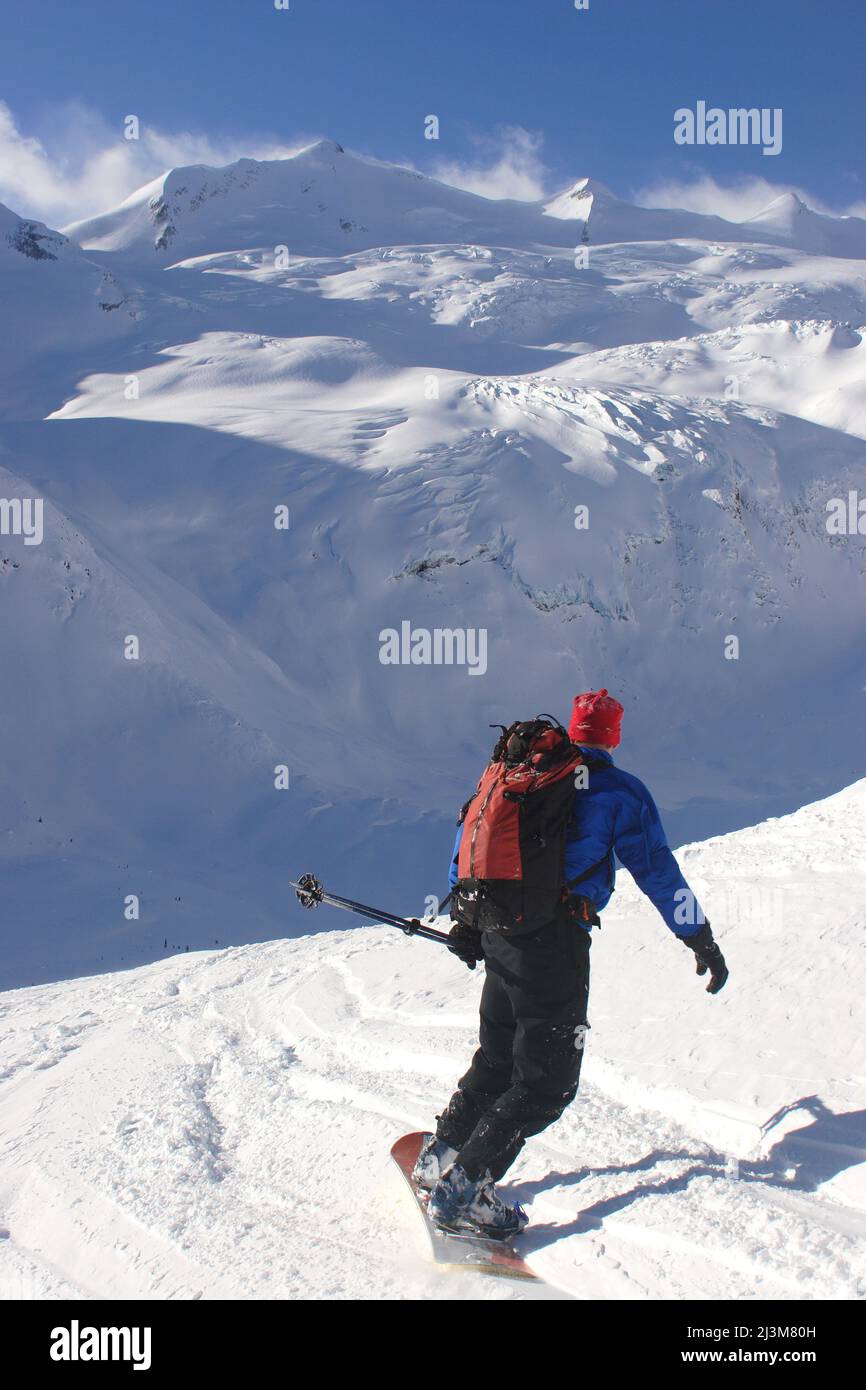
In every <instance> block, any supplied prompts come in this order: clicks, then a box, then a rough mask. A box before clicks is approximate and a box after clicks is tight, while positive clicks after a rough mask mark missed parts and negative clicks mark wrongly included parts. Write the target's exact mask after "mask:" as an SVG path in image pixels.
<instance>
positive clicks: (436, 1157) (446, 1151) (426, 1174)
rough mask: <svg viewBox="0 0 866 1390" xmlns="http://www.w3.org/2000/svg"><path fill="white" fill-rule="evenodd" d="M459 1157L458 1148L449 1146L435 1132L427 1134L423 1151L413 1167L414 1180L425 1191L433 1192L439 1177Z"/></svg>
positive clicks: (422, 1146) (422, 1147)
mask: <svg viewBox="0 0 866 1390" xmlns="http://www.w3.org/2000/svg"><path fill="white" fill-rule="evenodd" d="M456 1157H457V1150H456V1149H452V1148H449V1146H448V1145H447V1144H446V1143H445V1142H444V1140H442V1139H437V1138H436V1135H435V1134H425V1135H424V1143H423V1144H422V1145H421V1152H420V1153H419V1154H418V1158H417V1160H416V1163H415V1167H414V1168H413V1169H412V1181H413V1182H414V1183H415V1185H416V1187H421V1188H423V1189H424V1191H425V1192H432V1191H433V1188H434V1187H435V1186H436V1184H437V1182H438V1181H439V1179H440V1178H441V1177H442V1175H443V1174H444V1173H446V1172H447V1171H448V1169H449V1168H450V1167H451V1164H452V1163H453V1162H454V1160H455V1158H456Z"/></svg>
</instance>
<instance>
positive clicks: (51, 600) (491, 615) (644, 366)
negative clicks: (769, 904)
mask: <svg viewBox="0 0 866 1390" xmlns="http://www.w3.org/2000/svg"><path fill="white" fill-rule="evenodd" d="M774 207H775V211H774V210H773V208H771V209H769V210H768V212H767V215H766V217H765V218H756V219H752V221H751V222H750V223H743V224H733V223H725V222H724V221H722V220H721V219H717V218H705V217H701V216H699V215H697V214H692V213H687V212H680V211H676V210H674V211H670V212H666V211H664V210H653V209H642V208H637V207H634V206H632V205H630V204H628V203H626V202H625V201H623V200H621V199H619V198H617V197H615V195H614V194H612V193H610V192H609V191H608V190H607V189H605V188H604V187H603V186H602V185H600V184H596V183H595V182H594V181H587V180H580V181H579V182H578V183H577V184H575V185H573V186H572V187H571V188H570V189H568V190H566V191H565V193H563V194H562V195H560V197H559V198H556V199H548V200H546V201H544V202H540V203H527V204H521V203H516V202H509V201H491V200H488V199H484V198H480V197H478V196H477V195H474V194H470V193H467V192H464V191H462V190H459V189H453V188H449V187H448V186H446V185H444V184H441V183H437V182H436V181H434V180H430V179H426V178H423V177H421V176H419V175H418V174H417V173H415V172H414V171H411V170H402V169H398V168H395V167H393V166H388V165H383V164H380V163H377V162H375V161H372V160H369V159H362V158H360V157H357V156H354V155H351V154H349V153H347V152H344V151H342V150H340V149H339V148H338V147H337V146H336V145H334V144H333V143H332V142H321V143H319V144H317V145H315V146H313V147H311V148H310V149H309V150H307V151H305V152H303V153H302V154H300V155H298V156H296V157H295V158H293V159H288V160H282V161H272V162H269V163H257V162H256V161H252V160H242V161H239V162H238V163H237V164H234V165H231V166H229V167H228V168H227V169H224V170H213V169H206V168H204V167H197V168H194V169H183V170H173V171H171V172H169V173H168V174H166V175H165V176H163V177H162V178H161V179H159V180H157V181H156V182H155V183H154V184H151V185H148V187H147V188H145V189H143V190H140V191H139V192H138V193H136V194H134V195H133V196H132V197H131V198H130V199H128V200H127V201H126V202H125V203H124V204H123V205H122V206H121V207H120V208H118V209H115V210H113V211H110V212H108V213H106V214H104V215H103V216H101V217H98V218H93V219H90V220H89V221H88V222H86V223H77V224H74V225H73V226H72V227H69V228H67V229H66V232H65V234H61V233H57V232H53V231H51V230H50V229H47V228H43V227H41V225H40V224H33V223H29V222H28V221H27V219H26V218H23V217H20V216H17V215H16V214H14V213H11V212H4V214H3V217H2V220H0V288H2V295H3V315H4V325H5V326H6V329H7V331H6V332H5V333H4V334H3V335H2V340H0V373H2V382H3V385H2V388H0V469H2V470H3V475H2V479H0V494H2V496H4V497H5V498H7V499H14V498H18V499H27V498H31V499H32V498H40V499H44V501H45V534H44V539H43V541H42V543H41V544H40V545H34V544H28V543H27V541H26V538H24V537H23V536H21V535H15V534H3V535H0V584H2V585H5V586H6V587H5V590H4V591H3V595H2V596H3V599H4V600H5V601H4V602H2V603H0V650H2V652H3V654H4V656H5V657H6V662H5V675H4V681H3V682H2V685H0V718H2V721H3V726H4V728H5V729H6V730H7V731H10V730H11V731H14V737H11V738H10V737H7V738H6V739H4V740H2V742H0V758H2V763H0V777H2V784H3V786H4V788H5V790H6V796H5V800H4V806H5V812H4V817H3V838H2V849H0V854H2V865H3V874H4V882H5V890H4V891H5V910H6V921H5V923H4V931H6V932H7V933H8V935H9V937H10V939H11V942H12V949H11V950H9V951H8V952H7V954H6V957H5V960H4V966H3V979H4V981H5V982H6V983H9V984H13V983H14V984H28V983H35V982H39V981H44V980H49V979H56V978H63V977H66V976H68V975H70V974H75V973H87V972H94V971H98V970H100V969H108V968H111V967H114V966H116V965H119V964H123V965H130V964H133V963H140V962H143V961H147V960H153V959H155V958H158V957H160V956H161V955H163V954H164V952H165V951H166V950H169V951H170V950H172V949H173V948H177V947H180V948H183V947H184V946H187V945H189V946H193V947H196V946H197V947H202V946H212V945H214V944H215V942H219V944H220V945H225V944H228V943H231V944H239V943H243V942H251V941H257V940H262V939H265V938H268V937H275V936H281V935H283V934H285V933H288V934H293V933H294V932H296V931H297V930H299V929H301V927H302V924H303V925H304V926H308V922H306V920H305V918H304V917H303V915H302V914H301V911H300V909H298V908H297V907H296V906H295V905H294V904H293V903H292V901H291V898H290V896H289V895H288V893H287V891H286V880H287V878H288V876H289V875H290V874H296V873H298V872H300V871H302V870H304V869H307V868H312V869H315V870H316V871H318V872H320V873H321V875H322V876H323V878H324V879H325V881H326V883H327V884H328V886H330V887H333V888H334V889H335V890H336V891H341V892H351V893H352V894H353V895H354V896H358V897H361V898H367V899H369V900H372V901H374V902H380V903H381V905H382V906H383V907H392V908H401V907H402V908H405V909H407V910H412V911H419V910H421V909H422V908H423V906H424V903H425V900H426V899H427V898H428V897H429V896H433V895H437V894H441V893H442V892H443V889H444V874H445V864H446V860H447V856H448V852H449V849H450V843H451V835H452V831H453V819H454V815H455V813H456V809H457V808H458V807H459V806H460V805H461V803H462V802H463V800H465V797H466V795H467V788H471V787H472V785H474V782H475V779H476V777H477V775H478V772H479V770H480V766H481V764H482V763H483V761H484V758H485V755H486V753H487V750H488V745H489V741H490V731H489V729H488V727H487V726H488V725H489V724H491V723H493V722H497V721H502V720H509V719H511V718H514V717H519V716H520V715H524V714H527V713H528V714H534V713H536V712H537V711H539V710H551V709H552V710H554V711H555V712H557V713H559V714H560V715H562V716H565V715H566V714H567V711H568V707H569V703H570V698H571V696H572V694H573V693H574V691H575V689H578V688H586V687H589V686H598V685H601V684H604V685H607V686H608V687H609V688H611V689H613V690H615V691H616V692H617V694H618V695H619V696H620V697H621V698H622V699H623V700H624V703H625V705H626V709H627V715H626V726H625V740H624V744H623V748H622V752H621V761H622V762H623V764H624V765H625V766H628V767H630V768H631V769H632V770H633V771H635V772H636V773H638V774H639V775H641V776H643V777H644V778H645V779H646V780H647V781H648V782H649V783H650V785H651V787H652V789H653V791H654V792H655V794H656V796H657V798H658V800H659V802H660V803H661V806H662V809H663V811H664V813H665V818H666V821H667V824H668V827H669V830H670V833H671V837H672V839H673V841H674V842H675V843H678V842H681V841H682V840H684V839H687V838H688V839H691V838H694V837H695V836H696V835H706V834H712V833H718V832H722V831H725V830H728V829H731V828H733V827H737V826H742V825H744V824H747V823H750V822H752V821H754V820H756V819H760V818H761V817H764V816H766V815H771V814H779V813H781V812H786V811H790V810H793V809H794V808H795V807H797V806H801V805H803V804H804V803H805V802H807V801H810V800H813V799H815V798H817V797H820V796H823V795H826V794H828V793H831V792H835V791H837V790H838V789H839V788H840V787H842V786H845V785H846V784H848V783H850V782H851V781H852V780H853V779H854V778H855V777H857V776H859V775H861V774H863V773H864V772H866V758H864V753H863V747H862V740H861V739H859V738H858V734H859V731H860V729H861V728H862V716H863V691H864V661H863V650H862V632H863V622H864V616H866V601H864V592H863V576H864V548H863V547H864V538H863V536H861V535H859V534H856V533H853V534H846V535H833V534H830V533H828V530H827V526H826V521H827V503H828V502H829V501H831V499H833V498H846V499H847V498H848V495H849V492H851V490H852V489H856V488H858V487H860V488H861V490H862V488H863V487H864V486H866V483H864V470H863V458H864V435H866V408H864V401H866V394H864V374H863V346H862V341H863V328H864V323H866V242H863V241H862V240H861V236H862V232H863V228H864V224H863V223H858V221H857V219H826V218H820V217H818V215H817V214H812V213H810V212H809V211H808V210H806V212H804V213H799V212H798V213H797V215H796V216H794V215H791V214H790V209H789V212H788V213H786V212H785V210H784V209H782V210H781V211H780V210H779V208H778V207H776V205H774ZM816 218H817V221H816V220H815V219H816ZM819 232H820V235H819ZM42 252H44V253H45V254H40V253H42ZM576 253H579V254H576ZM587 253H588V263H587V264H584V260H585V258H586V254H587ZM106 287H108V288H106ZM109 290H110V292H109ZM281 507H284V508H288V511H289V516H290V524H289V526H288V529H283V530H278V529H276V527H275V525H274V520H275V509H278V508H281ZM581 507H585V508H587V509H588V511H587V513H586V514H583V513H576V510H575V509H576V508H581ZM582 520H588V527H586V528H585V529H584V528H583V527H582V526H581V528H580V529H578V526H577V525H576V522H578V523H580V522H581V521H582ZM7 529H8V528H7ZM403 623H409V624H410V625H411V628H412V629H425V630H428V631H430V632H435V631H437V630H453V629H459V630H461V631H462V630H467V629H468V630H469V631H470V632H472V633H476V634H477V633H478V632H481V631H483V632H484V633H485V634H486V651H485V663H484V671H483V672H482V671H481V670H480V667H479V669H478V671H477V673H476V674H470V670H469V668H468V667H467V666H466V665H460V664H457V665H412V664H406V665H397V666H395V665H387V664H383V662H382V661H381V659H380V647H381V639H380V634H381V633H382V632H383V631H385V630H386V629H391V628H393V629H396V630H398V631H400V630H401V627H402V624H403ZM131 637H132V638H137V639H138V646H139V652H138V655H137V657H135V658H134V659H131V660H130V659H127V656H128V654H129V644H128V642H127V639H128V638H131ZM732 637H737V638H738V639H739V658H738V659H737V660H728V659H726V655H725V653H726V648H727V649H728V650H730V641H729V639H730V638H732ZM283 765H285V766H287V767H288V769H289V774H290V785H289V787H288V789H287V790H282V789H277V787H276V786H275V776H276V775H277V774H276V773H275V769H276V768H277V767H280V766H283ZM133 895H135V896H137V897H138V899H139V906H140V915H139V916H138V917H135V916H134V915H132V916H128V915H125V914H127V913H129V912H130V911H131V910H132V909H131V908H130V906H129V902H128V900H129V899H130V898H131V897H132V896H133Z"/></svg>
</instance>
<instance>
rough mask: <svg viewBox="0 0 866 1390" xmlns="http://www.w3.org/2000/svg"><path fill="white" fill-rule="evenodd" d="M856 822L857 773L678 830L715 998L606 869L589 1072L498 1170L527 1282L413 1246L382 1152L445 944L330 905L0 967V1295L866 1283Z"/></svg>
mask: <svg viewBox="0 0 866 1390" xmlns="http://www.w3.org/2000/svg"><path fill="white" fill-rule="evenodd" d="M864 835H866V781H860V782H858V783H857V784H855V785H854V786H852V787H850V788H848V789H846V790H845V791H843V792H841V793H839V794H837V795H834V796H831V797H829V798H828V799H826V800H824V801H821V802H818V803H817V804H815V805H811V806H807V807H805V808H803V809H802V810H800V811H798V812H796V813H794V814H793V815H790V816H786V817H782V818H781V819H779V820H775V821H770V822H765V823H763V824H760V825H758V826H755V827H754V828H749V829H745V830H740V831H737V832H735V833H733V834H730V835H727V836H721V837H717V838H715V839H712V840H709V841H706V842H704V843H699V844H692V845H688V846H686V847H685V849H683V850H682V851H681V853H680V859H681V862H682V863H683V866H684V868H685V870H686V872H687V873H688V874H689V876H690V877H691V878H692V879H693V880H694V881H695V883H696V884H699V886H700V891H701V898H702V900H703V901H704V902H705V904H706V907H707V911H708V913H709V914H710V916H711V917H712V921H713V926H714V930H715V932H716V934H717V935H718V938H719V940H720V942H721V944H722V946H723V948H724V951H725V954H726V957H727V960H728V962H729V965H730V968H731V979H730V983H729V985H728V986H727V987H726V988H725V990H724V992H723V993H721V994H720V995H718V996H716V997H715V998H712V997H710V996H709V995H707V994H706V993H705V991H704V987H703V982H702V981H701V980H699V979H698V978H697V977H696V976H695V973H694V960H693V958H692V956H691V954H690V953H689V952H688V951H687V950H685V949H684V947H683V946H681V945H680V944H679V943H678V942H677V941H675V940H674V939H673V937H672V936H671V935H670V933H669V932H668V930H667V928H666V927H665V926H664V925H663V924H662V922H661V921H660V919H659V918H658V916H657V915H656V914H655V912H654V910H653V909H652V908H650V907H649V905H648V904H647V903H646V901H645V900H643V899H641V898H640V896H639V894H638V893H637V889H636V888H635V886H634V885H633V884H632V883H631V882H630V880H629V877H628V875H626V874H623V875H622V877H621V880H620V884H619V889H618V892H617V894H616V896H615V898H614V900H613V902H612V904H611V907H610V909H609V910H608V911H607V912H605V915H604V927H603V930H602V931H601V932H595V933H594V940H593V946H592V971H593V986H592V997H591V1002H590V1015H589V1016H590V1021H591V1024H592V1030H591V1034H590V1041H589V1045H588V1048H587V1053H586V1060H585V1062H584V1066H583V1074H582V1084H581V1090H580V1093H579V1095H578V1098H577V1100H576V1101H575V1102H574V1104H573V1105H571V1106H570V1107H569V1108H568V1110H567V1111H566V1112H565V1114H564V1115H563V1117H562V1119H561V1120H559V1121H558V1123H557V1124H556V1125H555V1126H553V1127H552V1128H551V1129H549V1130H547V1131H546V1132H545V1133H544V1134H543V1135H540V1136H538V1137H537V1138H534V1139H531V1140H530V1141H529V1143H528V1144H527V1146H526V1148H525V1150H524V1151H523V1153H522V1154H521V1156H520V1158H519V1160H518V1162H517V1164H516V1165H515V1167H514V1168H513V1169H512V1170H511V1171H510V1172H509V1174H508V1177H507V1179H506V1181H507V1185H508V1189H509V1190H510V1192H511V1193H512V1194H513V1195H514V1196H517V1197H518V1198H519V1200H521V1201H522V1202H524V1203H525V1204H526V1206H527V1207H528V1210H529V1215H530V1220H531V1224H530V1226H529V1229H528V1231H527V1232H526V1234H525V1236H524V1237H523V1246H524V1248H525V1250H526V1254H527V1258H528V1260H529V1262H530V1264H531V1265H532V1266H533V1267H534V1268H535V1269H536V1270H537V1272H538V1273H539V1274H540V1275H542V1276H543V1278H544V1279H545V1280H547V1281H549V1287H548V1288H542V1289H540V1290H538V1289H536V1288H534V1287H533V1288H532V1289H531V1290H527V1289H526V1287H525V1286H521V1285H514V1284H509V1283H507V1282H506V1281H501V1282H500V1281H492V1280H489V1279H488V1280H485V1278H484V1276H480V1275H474V1274H461V1275H459V1276H456V1275H453V1274H444V1275H443V1274H442V1272H441V1270H437V1269H436V1268H435V1267H433V1266H431V1265H430V1264H429V1263H428V1261H427V1259H426V1258H425V1254H426V1251H425V1238H424V1235H423V1232H422V1230H421V1227H420V1224H419V1222H418V1218H417V1215H416V1213H415V1211H414V1209H413V1207H412V1204H411V1201H410V1199H409V1198H408V1195H407V1193H406V1191H405V1189H404V1187H403V1185H402V1182H401V1180H400V1178H399V1177H398V1175H397V1173H396V1171H395V1170H394V1169H393V1168H392V1167H391V1166H390V1165H389V1162H388V1157H387V1155H388V1149H389V1147H390V1144H391V1143H392V1142H393V1140H394V1139H395V1138H396V1137H397V1136H398V1135H399V1134H400V1133H402V1132H405V1131H406V1130H408V1129H414V1128H419V1127H425V1126H427V1125H429V1124H430V1122H431V1117H432V1116H433V1114H434V1113H436V1112H437V1111H438V1110H439V1109H440V1108H441V1106H442V1104H443V1102H444V1101H445V1099H446V1098H447V1096H448V1095H449V1094H450V1091H451V1088H452V1085H453V1083H454V1080H455V1079H456V1077H457V1076H458V1075H459V1074H460V1073H461V1071H462V1070H463V1068H464V1066H465V1063H466V1060H467V1058H468V1056H469V1054H470V1051H471V1049H472V1047H473V1045H474V1035H475V1026H476V1017H475V1016H476V1012H477V1002H478V994H479V991H480V988H481V979H480V978H478V977H476V976H475V975H472V974H470V973H469V972H468V971H467V970H466V969H465V968H464V967H463V966H462V965H461V964H460V963H459V962H457V961H456V960H455V959H454V958H453V957H452V956H451V955H449V954H448V953H447V952H445V951H443V950H442V948H441V947H440V946H438V945H435V944H432V943H428V942H425V941H422V940H420V939H415V940H411V941H410V940H407V939H406V938H405V937H402V936H401V935H399V933H398V932H396V931H394V930H393V929H391V928H388V927H378V926H367V925H364V924H363V923H361V922H360V921H358V920H357V919H349V918H346V917H341V918H339V919H338V922H339V925H346V926H348V929H347V930H344V931H324V932H322V933H321V934H320V935H318V936H313V937H310V936H306V937H300V938H298V939H295V940H288V941H275V942H270V943H265V944H260V945H250V946H244V947H235V948H233V949H229V950H212V951H204V952H200V953H195V954H191V955H182V956H180V957H177V956H176V957H174V958H172V959H170V960H165V961H160V962H157V963H154V964H152V965H148V966H143V967H140V968H138V969H135V970H129V971H119V972H116V973H114V974H112V975H100V976H96V977H94V978H89V979H78V980H75V981H65V982H62V983H58V984H54V985H48V986H40V987H36V988H29V989H22V990H18V991H14V992H9V993H6V994H4V995H2V996H0V1043H2V1056H3V1066H4V1075H3V1078H2V1085H0V1231H2V1234H0V1298H3V1297H5V1298H9V1297H29V1298H33V1297H46V1296H48V1297H74V1298H100V1297H102V1298H104V1297H109V1298H132V1299H140V1298H156V1299H166V1298H171V1299H193V1298H199V1297H201V1298H205V1299H213V1298H233V1299H234V1298H244V1299H246V1298H264V1299H274V1298H277V1299H279V1298H306V1299H317V1298H328V1299H335V1298H360V1299H407V1298H415V1299H419V1298H424V1299H428V1298H429V1299H449V1300H451V1299H462V1298H466V1299H476V1298H477V1299H485V1298H489V1299H499V1298H510V1299H518V1300H520V1299H522V1298H524V1297H527V1296H530V1295H532V1296H535V1295H539V1294H540V1296H542V1297H545V1296H555V1295H556V1293H557V1291H559V1292H560V1294H562V1293H564V1294H566V1295H573V1296H574V1297H577V1298H580V1299H581V1300H584V1301H585V1300H597V1299H603V1298H611V1299H659V1298H661V1299H689V1300H691V1299H749V1300H751V1299H771V1300H772V1299H784V1300H817V1299H857V1298H862V1297H863V1296H864V1295H866V1181H864V1175H866V1119H864V1110H863V1077H864V1072H866V1040H864V1034H863V1028H862V1020H861V1017H860V1013H861V1010H860V1008H859V1001H860V999H862V997H863V992H864V989H866V958H864V950H863V931H864V926H866V914H864V901H866V865H864V861H863V856H862V848H861V847H862V843H863V838H864ZM320 912H321V914H322V915H323V918H324V921H323V925H327V926H333V925H334V924H335V917H336V914H334V913H330V914H328V912H327V910H326V909H324V908H322V909H320ZM352 921H354V922H355V925H348V924H349V923H350V922H352Z"/></svg>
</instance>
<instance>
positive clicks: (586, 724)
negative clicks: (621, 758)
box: [568, 690, 623, 748]
mask: <svg viewBox="0 0 866 1390" xmlns="http://www.w3.org/2000/svg"><path fill="white" fill-rule="evenodd" d="M622 716H623V708H622V705H621V704H620V702H619V700H615V699H614V698H613V696H612V695H608V693H607V691H606V690H585V691H584V692H583V694H582V695H575V697H574V708H573V710H572V711H571V723H570V724H569V726H568V736H569V738H570V739H571V741H572V743H603V744H605V745H606V746H607V747H608V748H616V746H617V744H618V743H619V734H620V726H621V724H622Z"/></svg>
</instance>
